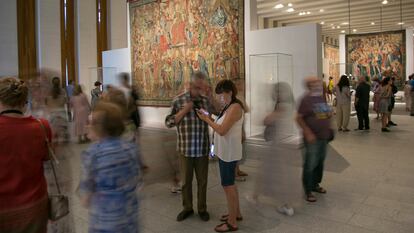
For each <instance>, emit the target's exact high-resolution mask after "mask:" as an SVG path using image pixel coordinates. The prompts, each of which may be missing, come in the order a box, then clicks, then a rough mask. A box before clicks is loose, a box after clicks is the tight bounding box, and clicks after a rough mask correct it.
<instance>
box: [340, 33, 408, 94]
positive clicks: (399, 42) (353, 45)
mask: <svg viewBox="0 0 414 233" xmlns="http://www.w3.org/2000/svg"><path fill="white" fill-rule="evenodd" d="M346 56H347V58H346V59H347V63H348V66H347V73H351V74H352V75H353V76H356V77H361V76H369V77H371V78H378V79H380V80H381V79H382V78H383V77H384V76H390V77H395V79H396V85H397V86H398V87H400V88H401V87H402V85H403V81H404V80H405V31H393V32H381V33H371V34H361V35H350V36H347V37H346Z"/></svg>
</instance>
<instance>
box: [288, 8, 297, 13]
mask: <svg viewBox="0 0 414 233" xmlns="http://www.w3.org/2000/svg"><path fill="white" fill-rule="evenodd" d="M294 11H295V9H293V8H289V9H287V10H286V12H289V13H291V12H294Z"/></svg>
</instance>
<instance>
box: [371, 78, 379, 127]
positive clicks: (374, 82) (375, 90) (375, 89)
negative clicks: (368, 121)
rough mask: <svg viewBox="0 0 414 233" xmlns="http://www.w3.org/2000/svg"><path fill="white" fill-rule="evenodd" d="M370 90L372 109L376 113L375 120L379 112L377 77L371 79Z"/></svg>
mask: <svg viewBox="0 0 414 233" xmlns="http://www.w3.org/2000/svg"><path fill="white" fill-rule="evenodd" d="M371 91H372V92H373V93H374V97H373V102H374V111H375V112H376V113H377V118H376V119H377V120H378V119H379V118H380V112H379V103H380V100H381V95H380V93H381V83H380V81H379V79H378V78H374V79H373V80H372V87H371Z"/></svg>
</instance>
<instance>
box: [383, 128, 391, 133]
mask: <svg viewBox="0 0 414 233" xmlns="http://www.w3.org/2000/svg"><path fill="white" fill-rule="evenodd" d="M381 131H382V132H391V131H390V130H389V129H388V128H382V129H381Z"/></svg>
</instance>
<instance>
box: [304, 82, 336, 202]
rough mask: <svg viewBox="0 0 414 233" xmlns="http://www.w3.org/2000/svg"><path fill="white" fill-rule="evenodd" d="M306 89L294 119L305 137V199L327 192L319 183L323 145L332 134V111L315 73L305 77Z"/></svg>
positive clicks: (324, 154)
mask: <svg viewBox="0 0 414 233" xmlns="http://www.w3.org/2000/svg"><path fill="white" fill-rule="evenodd" d="M305 83H306V87H307V89H308V92H307V93H306V94H305V96H304V97H303V98H302V100H301V102H300V104H299V108H298V113H297V116H296V122H297V123H298V125H299V127H300V128H301V129H302V133H303V138H304V165H303V174H302V181H303V186H304V189H305V195H306V200H307V201H308V202H315V201H316V200H317V199H316V197H315V196H314V195H313V193H312V192H317V193H323V194H324V193H326V190H325V189H324V188H322V187H321V186H320V183H321V182H322V177H323V170H324V162H325V157H326V147H327V144H328V141H329V140H331V139H332V138H333V132H332V129H331V126H330V123H331V122H330V118H331V117H332V111H331V109H330V107H329V106H328V104H327V103H326V101H325V100H324V99H323V97H322V83H321V80H320V79H319V78H317V77H308V78H306V79H305Z"/></svg>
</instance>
